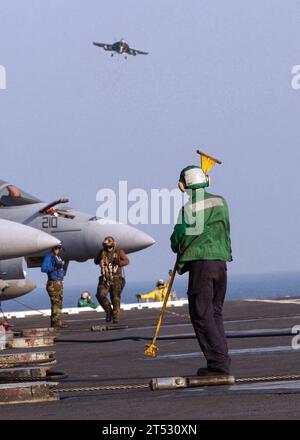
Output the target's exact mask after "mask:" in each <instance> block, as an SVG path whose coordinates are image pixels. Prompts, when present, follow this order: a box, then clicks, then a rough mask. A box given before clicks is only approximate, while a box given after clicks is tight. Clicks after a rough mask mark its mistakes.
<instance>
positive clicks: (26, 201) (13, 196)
mask: <svg viewBox="0 0 300 440" xmlns="http://www.w3.org/2000/svg"><path fill="white" fill-rule="evenodd" d="M34 203H41V200H39V199H37V198H36V197H34V196H32V195H30V194H28V193H26V192H24V191H22V190H21V189H19V188H17V187H16V186H14V185H11V184H10V183H7V182H4V180H0V208H1V207H13V206H23V205H32V204H34Z"/></svg>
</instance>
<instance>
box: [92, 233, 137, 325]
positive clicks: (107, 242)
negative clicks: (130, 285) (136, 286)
mask: <svg viewBox="0 0 300 440" xmlns="http://www.w3.org/2000/svg"><path fill="white" fill-rule="evenodd" d="M94 261H95V264H99V266H100V269H101V275H100V277H99V284H98V288H97V294H96V297H97V299H98V301H99V304H100V305H101V306H102V308H103V309H104V311H105V312H106V322H110V321H111V320H113V323H114V324H116V323H118V322H119V319H120V305H121V293H122V290H123V288H124V286H125V277H124V273H123V267H124V266H127V265H128V264H129V259H128V257H127V255H126V254H125V251H124V250H123V249H118V248H117V245H116V242H115V240H114V238H113V237H110V236H109V237H106V238H105V239H104V241H103V250H101V251H100V253H99V255H98V257H97V258H95V260H94ZM108 294H110V299H111V302H110V301H109V299H108V298H107V296H108Z"/></svg>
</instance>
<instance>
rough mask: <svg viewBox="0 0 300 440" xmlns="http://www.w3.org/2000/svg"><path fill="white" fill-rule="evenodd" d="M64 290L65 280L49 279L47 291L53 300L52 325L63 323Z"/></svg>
mask: <svg viewBox="0 0 300 440" xmlns="http://www.w3.org/2000/svg"><path fill="white" fill-rule="evenodd" d="M63 291H64V283H63V281H48V283H47V292H48V295H49V297H50V301H51V327H55V326H57V325H61V310H62V305H63Z"/></svg>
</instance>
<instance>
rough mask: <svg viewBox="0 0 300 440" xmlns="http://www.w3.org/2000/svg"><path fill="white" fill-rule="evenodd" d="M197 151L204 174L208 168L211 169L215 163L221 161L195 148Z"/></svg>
mask: <svg viewBox="0 0 300 440" xmlns="http://www.w3.org/2000/svg"><path fill="white" fill-rule="evenodd" d="M197 153H198V154H200V156H201V168H202V170H203V171H204V172H205V174H207V173H208V172H209V170H211V168H212V167H213V166H214V165H215V163H218V164H221V163H222V162H221V161H220V160H218V159H215V158H214V157H212V156H208V154H205V153H202V151H199V150H197Z"/></svg>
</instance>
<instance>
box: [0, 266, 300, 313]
mask: <svg viewBox="0 0 300 440" xmlns="http://www.w3.org/2000/svg"><path fill="white" fill-rule="evenodd" d="M187 283H188V278H187V276H186V275H184V276H177V277H176V278H175V282H174V288H173V290H175V291H176V294H177V298H178V299H182V298H184V299H186V298H187V295H186V290H187ZM154 288H155V281H154V282H153V281H131V280H127V281H126V286H125V288H124V290H123V292H122V303H125V304H129V303H135V302H137V299H136V296H135V295H136V294H138V293H147V292H149V291H151V290H153V289H154ZM96 289H97V279H96V280H95V283H94V284H88V285H76V286H74V285H71V284H69V281H68V279H67V280H66V282H65V289H64V307H76V306H77V301H78V298H79V297H80V295H81V293H82V292H83V291H84V290H87V291H89V292H90V294H91V295H92V298H93V300H94V301H95V302H96V303H97V300H96V297H95V294H96ZM297 296H300V272H299V273H298V272H291V273H289V272H277V273H265V274H247V275H230V274H229V276H228V288H227V294H226V301H232V300H242V299H270V298H279V297H297ZM1 306H2V309H3V311H4V312H5V311H7V312H11V311H23V310H30V309H48V308H49V307H50V301H49V297H48V294H47V292H46V289H45V287H44V286H42V287H41V286H39V287H37V288H36V289H35V290H34V291H33V292H31V293H29V294H27V295H24V296H21V297H19V298H16V299H15V300H9V301H3V302H2V304H1Z"/></svg>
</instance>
